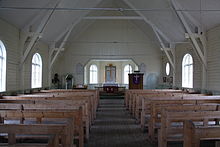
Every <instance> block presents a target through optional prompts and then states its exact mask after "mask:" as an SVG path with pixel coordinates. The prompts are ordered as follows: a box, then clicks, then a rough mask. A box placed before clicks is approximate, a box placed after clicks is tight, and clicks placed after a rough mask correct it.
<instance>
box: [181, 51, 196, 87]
mask: <svg viewBox="0 0 220 147" xmlns="http://www.w3.org/2000/svg"><path fill="white" fill-rule="evenodd" d="M182 87H185V88H193V58H192V55H190V54H189V53H187V54H185V55H184V57H183V60H182Z"/></svg>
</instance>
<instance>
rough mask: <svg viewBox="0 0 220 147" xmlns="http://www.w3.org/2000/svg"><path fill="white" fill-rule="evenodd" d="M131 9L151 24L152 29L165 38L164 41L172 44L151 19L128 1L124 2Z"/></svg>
mask: <svg viewBox="0 0 220 147" xmlns="http://www.w3.org/2000/svg"><path fill="white" fill-rule="evenodd" d="M123 1H124V2H125V3H126V4H127V5H128V6H129V7H130V8H131V9H133V10H134V11H135V12H136V13H137V14H138V15H139V16H141V17H142V18H143V20H144V21H145V23H147V24H149V25H150V26H151V27H152V28H154V29H155V30H156V31H157V32H158V33H159V34H160V36H162V37H163V39H164V40H166V41H167V42H168V43H169V42H171V40H170V39H169V37H167V36H166V35H165V34H164V33H163V32H162V31H161V30H160V29H159V28H158V27H157V26H156V25H155V24H153V23H152V22H151V21H150V20H149V19H147V18H146V17H145V16H144V15H143V14H142V13H141V11H138V10H137V9H136V8H135V6H134V5H133V4H132V3H130V2H129V1H128V0H123Z"/></svg>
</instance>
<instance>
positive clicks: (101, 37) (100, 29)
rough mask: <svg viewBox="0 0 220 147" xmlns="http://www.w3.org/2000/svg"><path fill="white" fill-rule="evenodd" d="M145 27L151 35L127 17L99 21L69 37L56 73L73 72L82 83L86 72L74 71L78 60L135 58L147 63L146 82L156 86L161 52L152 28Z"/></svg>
mask: <svg viewBox="0 0 220 147" xmlns="http://www.w3.org/2000/svg"><path fill="white" fill-rule="evenodd" d="M146 29H148V32H149V33H148V34H144V33H143V32H142V31H141V30H140V29H139V28H138V27H137V26H136V25H133V23H131V22H130V21H127V20H116V21H112V20H111V21H110V20H98V21H96V22H95V23H93V24H92V25H91V26H89V27H88V28H87V30H85V31H84V32H82V33H81V34H79V36H78V37H77V38H76V39H69V42H70V45H69V47H68V48H66V50H65V52H63V53H62V55H61V56H60V57H59V58H58V60H57V62H56V64H55V66H54V68H53V73H55V72H57V73H59V74H60V75H64V74H66V73H72V74H73V75H74V77H75V79H76V82H81V83H83V75H81V76H78V75H76V74H75V72H76V70H75V69H76V65H77V64H78V63H81V64H82V65H85V64H86V63H87V62H88V61H89V60H90V59H132V60H133V61H134V62H135V63H137V64H138V65H140V64H141V63H144V64H145V65H146V68H145V76H144V85H145V87H146V88H153V87H155V86H156V85H157V83H158V78H159V76H160V73H161V63H162V61H161V51H160V49H159V48H158V46H157V44H156V43H155V40H151V39H150V38H152V37H151V36H152V35H154V34H153V31H152V29H151V28H150V27H148V28H146ZM75 84H80V83H75ZM151 86H153V87H151Z"/></svg>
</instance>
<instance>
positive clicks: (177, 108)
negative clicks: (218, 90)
mask: <svg viewBox="0 0 220 147" xmlns="http://www.w3.org/2000/svg"><path fill="white" fill-rule="evenodd" d="M164 109H166V111H173V112H186V111H192V112H194V111H197V112H198V111H219V110H220V104H199V105H169V104H168V105H161V104H159V105H155V104H151V110H150V118H149V122H148V138H149V139H150V140H151V141H155V139H156V137H157V136H156V135H155V132H156V130H157V129H158V128H160V126H161V117H160V116H161V113H162V110H164Z"/></svg>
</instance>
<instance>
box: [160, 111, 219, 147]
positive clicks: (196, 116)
mask: <svg viewBox="0 0 220 147" xmlns="http://www.w3.org/2000/svg"><path fill="white" fill-rule="evenodd" d="M219 119H220V111H199V112H193V111H187V112H173V111H172V112H170V111H166V109H164V110H163V111H162V114H161V128H160V129H159V135H158V146H159V147H166V146H167V142H168V141H183V135H184V134H183V123H184V121H185V120H191V121H193V122H194V123H196V124H197V125H200V126H205V127H208V126H210V125H211V126H213V125H217V126H219ZM216 120H217V121H216ZM210 121H212V124H211V123H210ZM174 123H175V125H173V124H174ZM176 123H177V124H180V125H179V126H177V125H176Z"/></svg>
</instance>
